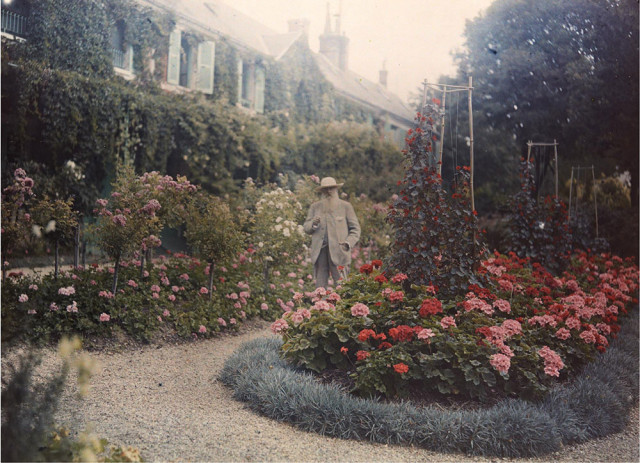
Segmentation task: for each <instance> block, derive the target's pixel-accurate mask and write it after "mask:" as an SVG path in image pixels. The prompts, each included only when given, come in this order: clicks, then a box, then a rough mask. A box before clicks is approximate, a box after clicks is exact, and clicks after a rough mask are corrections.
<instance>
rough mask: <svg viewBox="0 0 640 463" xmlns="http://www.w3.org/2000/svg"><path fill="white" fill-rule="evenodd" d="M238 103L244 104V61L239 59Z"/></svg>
mask: <svg viewBox="0 0 640 463" xmlns="http://www.w3.org/2000/svg"><path fill="white" fill-rule="evenodd" d="M237 65H238V68H237V72H238V103H239V104H242V59H240V58H238V62H237Z"/></svg>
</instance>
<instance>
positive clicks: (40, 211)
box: [32, 197, 78, 279]
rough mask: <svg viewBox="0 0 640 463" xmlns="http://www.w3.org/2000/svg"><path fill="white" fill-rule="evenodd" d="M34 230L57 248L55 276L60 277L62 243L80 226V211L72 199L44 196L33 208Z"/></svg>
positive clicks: (71, 236) (38, 235)
mask: <svg viewBox="0 0 640 463" xmlns="http://www.w3.org/2000/svg"><path fill="white" fill-rule="evenodd" d="M32 214H33V217H32V222H33V225H32V230H33V233H34V234H35V235H36V236H37V237H39V238H44V239H46V240H48V241H49V242H51V243H52V244H53V246H54V249H55V260H54V264H55V265H54V278H55V279H57V278H58V268H59V250H60V243H61V242H63V241H64V240H68V239H71V238H73V236H74V234H75V232H76V229H77V227H78V212H77V211H75V210H74V209H73V200H71V199H67V200H64V199H54V200H52V199H49V198H46V197H45V198H43V199H41V200H38V201H36V203H35V204H34V206H33V209H32Z"/></svg>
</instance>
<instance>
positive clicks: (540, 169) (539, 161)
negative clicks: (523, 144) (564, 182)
mask: <svg viewBox="0 0 640 463" xmlns="http://www.w3.org/2000/svg"><path fill="white" fill-rule="evenodd" d="M551 146H552V147H553V170H554V173H555V196H556V198H557V197H558V142H556V140H553V143H534V142H532V141H528V142H527V162H530V161H531V156H532V155H533V158H534V160H535V161H536V162H535V182H536V194H540V189H541V186H542V182H543V180H544V176H545V172H546V171H547V167H548V166H549V165H550V163H551V159H549V157H548V156H547V153H546V151H545V152H542V153H540V151H539V150H532V148H545V149H546V148H547V147H551Z"/></svg>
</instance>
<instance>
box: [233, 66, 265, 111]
mask: <svg viewBox="0 0 640 463" xmlns="http://www.w3.org/2000/svg"><path fill="white" fill-rule="evenodd" d="M265 80H266V76H265V69H264V67H262V66H261V65H260V64H256V63H255V62H253V61H248V60H242V59H240V60H238V104H239V105H240V106H243V107H245V108H249V109H253V110H255V111H256V112H258V113H262V112H264V90H265Z"/></svg>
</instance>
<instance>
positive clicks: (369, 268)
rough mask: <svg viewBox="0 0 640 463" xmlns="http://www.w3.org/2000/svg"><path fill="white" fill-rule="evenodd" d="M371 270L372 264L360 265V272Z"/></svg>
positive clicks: (367, 272)
mask: <svg viewBox="0 0 640 463" xmlns="http://www.w3.org/2000/svg"><path fill="white" fill-rule="evenodd" d="M371 272H373V266H372V265H371V264H364V265H362V267H360V273H366V274H369V273H371Z"/></svg>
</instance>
